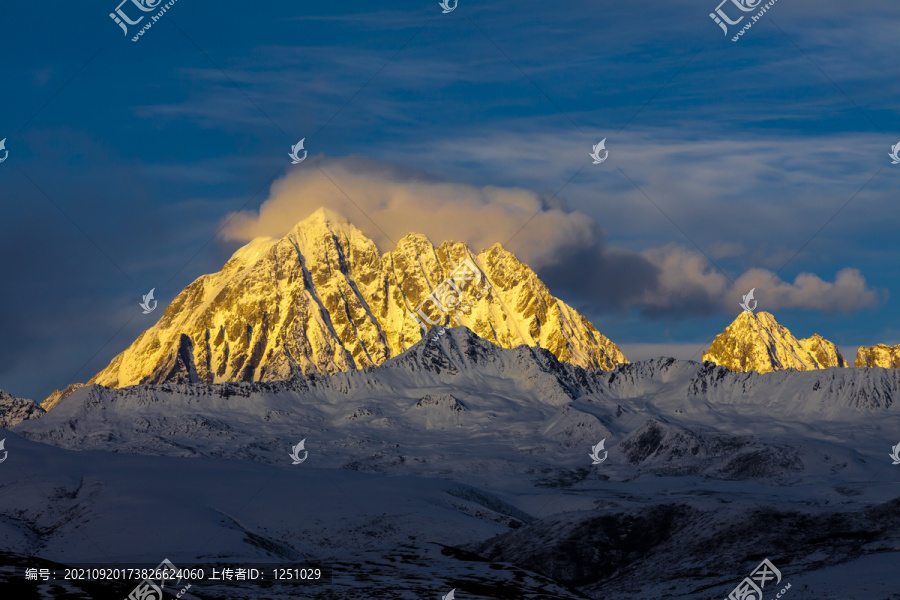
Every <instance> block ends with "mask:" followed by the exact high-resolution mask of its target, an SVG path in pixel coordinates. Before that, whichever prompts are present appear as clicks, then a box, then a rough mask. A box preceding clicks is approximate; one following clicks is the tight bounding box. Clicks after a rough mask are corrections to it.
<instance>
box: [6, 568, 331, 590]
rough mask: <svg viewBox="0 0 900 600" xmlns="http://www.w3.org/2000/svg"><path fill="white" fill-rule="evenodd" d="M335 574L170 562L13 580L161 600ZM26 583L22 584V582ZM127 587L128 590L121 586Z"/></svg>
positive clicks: (20, 572)
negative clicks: (98, 587) (101, 587)
mask: <svg viewBox="0 0 900 600" xmlns="http://www.w3.org/2000/svg"><path fill="white" fill-rule="evenodd" d="M333 577H334V570H333V567H332V566H331V565H307V564H303V565H300V564H289V563H253V564H227V563H225V564H223V563H216V564H182V565H175V564H174V563H173V562H172V561H170V560H169V559H168V558H167V559H164V560H163V561H162V562H161V563H159V564H158V565H156V566H153V565H152V564H130V565H125V564H117V565H108V564H105V565H104V564H76V565H64V566H56V565H54V566H53V567H52V568H47V567H42V568H36V567H27V566H26V567H24V568H19V569H16V573H15V574H14V575H13V578H14V579H19V583H26V582H35V583H36V584H37V585H40V584H42V583H49V584H64V583H66V582H68V583H75V584H77V583H94V584H100V583H104V582H105V583H108V584H115V587H116V588H118V589H127V590H128V591H126V592H125V595H124V596H122V598H123V600H161V599H163V598H171V597H175V598H183V597H184V598H189V597H192V596H193V594H192V592H195V593H196V592H198V591H199V590H197V589H196V588H197V587H198V586H199V587H204V586H210V585H216V584H222V583H238V582H240V583H242V584H250V585H253V584H254V583H255V584H257V585H259V586H260V587H266V588H269V587H273V586H278V585H280V584H281V585H283V584H289V585H291V586H293V587H296V586H298V585H302V586H304V587H305V586H309V585H330V584H331V583H332V582H333ZM23 579H24V582H23V581H22V580H23ZM32 585H34V584H32ZM123 586H124V587H123Z"/></svg>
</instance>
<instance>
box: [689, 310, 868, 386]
mask: <svg viewBox="0 0 900 600" xmlns="http://www.w3.org/2000/svg"><path fill="white" fill-rule="evenodd" d="M703 360H708V361H710V362H714V363H716V364H717V365H722V366H723V367H726V368H728V369H729V370H731V371H737V372H745V371H756V372H758V373H769V372H772V371H781V370H784V369H797V370H798V371H809V370H811V369H827V368H828V367H846V366H848V365H847V361H846V360H844V357H843V356H842V355H841V353H840V351H839V350H838V349H837V346H835V345H834V344H833V343H831V342H829V341H828V340H826V339H824V338H823V337H822V336H820V335H813V336H812V337H810V338H806V339H802V340H798V339H797V338H795V337H794V336H793V334H791V332H790V331H788V329H787V328H786V327H784V326H782V325H781V324H779V323H778V321H776V320H775V317H774V316H772V315H771V314H770V313H767V312H763V311H760V312H759V313H753V312H750V311H747V310H745V311H744V312H742V313H741V314H740V315H738V317H737V318H736V319H735V320H734V322H733V323H732V324H731V325H729V326H728V327H726V328H725V331H723V332H722V333H720V334H719V335H718V337H716V339H715V341H713V344H712V346H710V348H709V350H707V351H706V352H705V353H704V354H703ZM857 360H858V359H857Z"/></svg>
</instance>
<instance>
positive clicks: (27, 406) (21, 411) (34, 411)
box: [0, 390, 45, 429]
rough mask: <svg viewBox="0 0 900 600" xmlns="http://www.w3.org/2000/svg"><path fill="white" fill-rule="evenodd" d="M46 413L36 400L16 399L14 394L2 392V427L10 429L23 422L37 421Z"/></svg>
mask: <svg viewBox="0 0 900 600" xmlns="http://www.w3.org/2000/svg"><path fill="white" fill-rule="evenodd" d="M44 412H45V411H44V409H43V408H41V406H40V405H39V404H37V403H36V402H35V401H34V400H28V399H26V398H16V397H15V396H13V395H12V394H8V393H6V392H4V391H3V390H0V427H3V428H7V429H8V428H10V427H12V426H13V425H18V424H19V423H21V422H22V421H27V420H28V419H36V418H38V417H40V416H42V415H43V414H44Z"/></svg>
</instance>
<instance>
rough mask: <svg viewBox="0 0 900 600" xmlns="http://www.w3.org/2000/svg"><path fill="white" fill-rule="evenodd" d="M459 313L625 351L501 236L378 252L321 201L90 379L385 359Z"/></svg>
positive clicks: (138, 380) (598, 357) (249, 375)
mask: <svg viewBox="0 0 900 600" xmlns="http://www.w3.org/2000/svg"><path fill="white" fill-rule="evenodd" d="M437 324H441V325H450V326H455V325H460V324H461V325H465V326H467V327H469V328H470V329H471V330H472V331H474V332H475V333H476V334H477V335H479V336H481V337H483V338H484V339H487V340H489V341H491V342H492V343H494V344H496V345H498V346H501V347H504V348H512V347H515V346H519V345H523V344H524V345H527V346H540V347H542V348H545V349H547V350H549V351H550V352H552V353H553V354H554V355H555V356H556V357H557V358H559V359H560V360H562V361H565V362H569V363H572V364H575V365H579V366H582V367H586V368H601V369H610V368H613V367H614V366H615V365H616V364H618V363H625V362H627V359H626V358H625V356H624V355H623V354H622V352H621V351H620V350H619V348H618V347H617V346H616V345H615V344H614V343H612V342H611V341H610V340H608V339H607V338H606V337H604V336H603V335H602V334H600V332H599V331H597V329H595V328H594V326H593V325H592V324H591V323H590V322H588V320H587V319H585V318H584V317H582V316H581V315H580V314H578V313H577V312H576V311H575V310H574V309H573V308H572V307H570V306H568V305H567V304H565V303H564V302H562V301H560V300H558V299H556V298H554V297H553V296H552V295H551V294H550V291H549V290H548V289H547V287H546V286H545V285H544V284H543V283H542V282H541V281H540V279H538V277H537V275H536V274H535V273H534V271H532V270H531V269H530V268H529V267H528V266H527V265H525V264H523V263H521V262H519V261H518V260H517V259H516V257H515V256H513V255H512V254H511V253H510V252H507V251H506V250H504V249H503V248H502V247H501V246H500V245H499V244H496V245H494V246H493V247H491V248H489V249H487V250H483V251H482V252H481V253H479V254H477V255H475V254H473V253H472V252H471V250H470V249H469V248H468V247H467V246H466V244H464V243H462V242H444V243H443V244H441V245H440V246H439V247H435V246H433V245H432V244H431V242H430V241H429V240H428V239H427V238H425V237H424V236H422V235H418V234H414V233H411V234H409V235H407V236H406V237H404V238H403V239H401V240H400V242H399V243H398V244H397V246H396V247H395V248H394V249H393V250H392V251H390V252H388V253H386V254H384V255H382V254H380V253H379V251H378V248H377V247H376V246H375V243H374V242H373V241H372V240H370V239H368V238H367V237H366V236H365V235H363V233H362V232H360V231H359V230H358V229H357V228H356V227H354V226H353V225H351V224H350V223H348V222H346V221H343V220H342V219H341V218H340V217H337V216H335V215H332V214H330V213H327V212H326V211H324V210H323V209H320V210H319V211H317V212H316V213H314V214H313V215H311V216H310V217H308V218H307V219H305V220H303V221H301V222H300V223H298V224H297V225H296V226H295V227H294V229H293V230H292V231H291V232H290V233H288V234H287V235H286V236H285V237H283V238H281V239H277V240H276V239H271V238H259V239H256V240H254V241H252V242H250V243H249V244H247V245H246V246H244V247H243V248H241V249H239V250H238V251H237V252H235V254H234V255H233V256H232V257H231V259H230V260H229V261H228V262H227V263H226V264H225V266H224V268H223V269H222V270H221V271H220V272H218V273H213V274H211V275H204V276H202V277H200V278H198V279H197V280H196V281H194V282H193V283H192V284H191V285H189V286H188V287H187V288H185V289H184V290H183V291H182V292H181V293H180V294H178V296H177V297H176V298H175V299H174V300H173V301H172V303H171V304H170V305H169V306H168V307H167V309H166V311H165V313H164V314H163V316H162V317H161V318H160V320H159V322H158V323H157V324H156V325H154V326H153V327H151V328H150V329H148V330H147V331H145V332H144V333H143V334H141V335H140V336H139V337H138V339H137V340H135V341H134V343H132V344H131V346H129V347H128V348H127V349H126V350H125V351H124V352H122V353H121V354H119V355H118V356H117V357H116V358H115V359H113V361H112V362H111V363H110V364H109V366H107V367H106V368H105V369H103V370H102V371H101V372H99V373H98V374H97V375H95V376H94V377H93V378H92V379H91V380H90V383H97V384H101V385H105V386H108V387H123V386H128V385H134V384H158V383H163V382H171V383H194V382H202V383H219V382H235V381H274V380H282V379H289V378H292V377H295V376H301V375H302V376H308V375H310V374H316V373H319V374H328V373H335V372H340V371H348V370H352V369H359V368H364V367H368V366H374V365H379V364H381V363H383V362H384V361H385V360H387V359H389V358H391V357H393V356H397V355H398V354H400V353H402V352H403V351H404V350H406V349H407V348H409V347H411V346H412V345H413V344H415V343H416V342H417V341H419V340H420V339H422V338H423V336H424V335H425V331H426V330H427V329H428V328H429V327H430V326H432V325H437Z"/></svg>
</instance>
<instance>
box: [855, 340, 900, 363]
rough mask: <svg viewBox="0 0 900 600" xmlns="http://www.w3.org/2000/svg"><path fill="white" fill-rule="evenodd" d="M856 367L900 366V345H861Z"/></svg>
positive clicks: (857, 354)
mask: <svg viewBox="0 0 900 600" xmlns="http://www.w3.org/2000/svg"><path fill="white" fill-rule="evenodd" d="M853 366H854V367H884V368H886V369H896V368H900V345H898V346H886V345H884V344H878V345H877V346H870V347H869V348H866V347H865V346H860V347H859V350H857V351H856V361H855V362H854V364H853Z"/></svg>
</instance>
